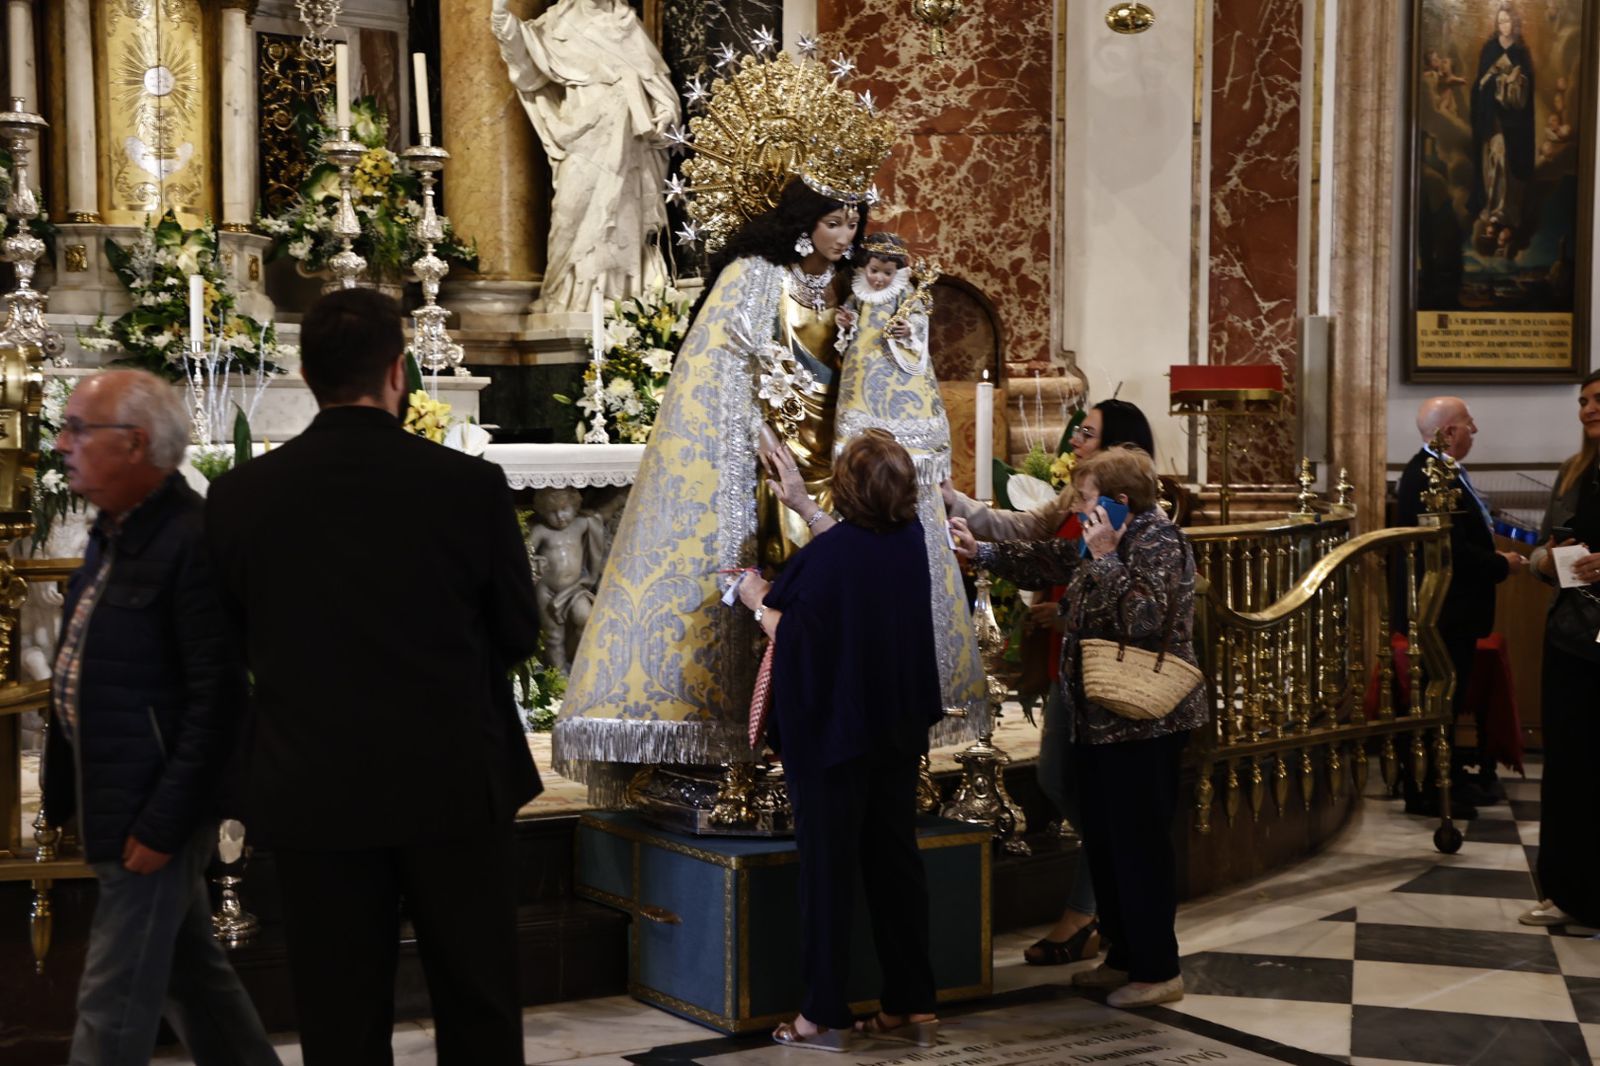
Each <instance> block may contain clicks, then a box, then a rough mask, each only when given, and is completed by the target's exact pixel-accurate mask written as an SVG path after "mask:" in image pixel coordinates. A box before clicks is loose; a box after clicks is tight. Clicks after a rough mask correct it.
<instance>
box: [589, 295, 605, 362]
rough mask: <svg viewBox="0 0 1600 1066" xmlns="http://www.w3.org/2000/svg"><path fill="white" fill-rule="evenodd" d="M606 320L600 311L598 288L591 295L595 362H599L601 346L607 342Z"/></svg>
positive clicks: (590, 318)
mask: <svg viewBox="0 0 1600 1066" xmlns="http://www.w3.org/2000/svg"><path fill="white" fill-rule="evenodd" d="M605 330H606V320H605V315H604V314H602V313H601V311H600V290H599V289H598V288H596V289H595V290H594V292H592V293H590V294H589V334H590V336H591V337H593V338H594V342H593V351H594V361H595V362H597V363H598V362H599V361H600V356H601V353H602V348H601V345H602V344H603V343H604V340H605Z"/></svg>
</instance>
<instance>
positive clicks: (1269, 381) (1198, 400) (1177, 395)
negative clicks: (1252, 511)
mask: <svg viewBox="0 0 1600 1066" xmlns="http://www.w3.org/2000/svg"><path fill="white" fill-rule="evenodd" d="M1171 378H1172V397H1171V402H1172V407H1171V413H1172V414H1175V415H1203V416H1205V417H1207V418H1216V419H1220V420H1221V424H1222V478H1221V486H1220V489H1219V491H1218V493H1217V495H1218V498H1219V500H1220V501H1221V509H1222V524H1223V525H1227V524H1228V511H1229V502H1230V499H1231V497H1232V496H1233V488H1232V485H1233V457H1232V455H1231V454H1230V451H1229V443H1228V427H1229V425H1230V423H1231V422H1232V420H1233V419H1235V418H1263V417H1270V416H1276V415H1281V414H1283V395H1284V393H1283V368H1282V367H1279V366H1273V365H1272V364H1270V363H1257V364H1251V365H1247V366H1188V365H1185V366H1175V367H1173V368H1172V374H1171Z"/></svg>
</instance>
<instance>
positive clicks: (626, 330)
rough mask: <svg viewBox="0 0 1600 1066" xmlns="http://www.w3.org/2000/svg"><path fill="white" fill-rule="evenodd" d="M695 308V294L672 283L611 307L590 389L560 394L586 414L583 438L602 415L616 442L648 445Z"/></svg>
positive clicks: (588, 376) (587, 379) (587, 374)
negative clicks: (691, 308) (692, 306)
mask: <svg viewBox="0 0 1600 1066" xmlns="http://www.w3.org/2000/svg"><path fill="white" fill-rule="evenodd" d="M689 306H690V302H689V298H688V297H687V296H685V295H684V294H683V293H682V292H680V291H678V290H677V289H676V288H674V287H672V286H670V285H668V286H664V287H663V288H660V289H656V290H653V291H651V292H649V293H646V294H645V295H644V296H639V297H634V298H633V299H629V300H616V301H613V302H611V303H610V304H609V305H608V306H607V308H606V317H605V322H604V326H603V330H604V332H603V334H602V343H603V344H604V345H605V352H604V354H603V356H602V357H601V359H600V362H599V365H598V368H597V367H596V364H594V363H590V364H589V367H588V368H587V369H586V370H585V371H584V376H583V379H584V390H583V393H582V394H581V395H580V396H579V397H578V398H577V399H576V400H573V399H569V398H567V397H564V396H557V397H556V399H557V400H559V401H561V402H562V403H569V404H573V405H574V406H575V407H577V408H578V410H579V411H581V412H583V415H584V417H583V418H582V419H580V420H579V422H578V426H577V433H576V439H577V440H579V441H582V440H584V438H585V436H586V435H587V434H588V433H589V429H590V425H591V424H593V423H594V422H596V421H598V420H599V418H597V416H600V417H601V418H603V419H604V424H605V426H606V428H607V430H608V432H609V434H610V438H611V439H612V440H620V441H623V442H625V443H628V444H643V443H645V442H646V441H648V440H649V439H650V431H651V430H652V429H654V428H655V424H656V415H657V414H658V413H659V412H660V410H661V398H662V397H663V396H664V395H665V394H666V389H667V379H668V378H669V377H670V376H671V374H672V364H673V361H674V360H675V359H676V358H677V355H676V353H677V350H678V347H679V345H681V344H682V343H683V338H684V335H685V334H686V333H688V331H689Z"/></svg>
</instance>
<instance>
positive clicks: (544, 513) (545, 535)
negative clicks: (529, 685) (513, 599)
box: [528, 488, 606, 673]
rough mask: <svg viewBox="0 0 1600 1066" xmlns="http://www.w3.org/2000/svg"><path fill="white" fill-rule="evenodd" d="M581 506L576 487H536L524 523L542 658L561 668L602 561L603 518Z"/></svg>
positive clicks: (590, 599) (579, 632)
mask: <svg viewBox="0 0 1600 1066" xmlns="http://www.w3.org/2000/svg"><path fill="white" fill-rule="evenodd" d="M582 506H583V494H582V493H580V492H579V491H578V490H577V489H571V488H548V489H539V490H537V491H536V492H534V494H533V521H532V522H531V523H529V526H528V555H529V557H530V558H531V559H532V562H533V580H534V582H535V588H534V594H535V598H536V602H537V604H538V608H539V626H540V629H541V630H542V633H543V636H544V660H545V663H546V664H547V665H549V666H553V667H555V668H556V669H558V670H560V671H562V672H563V673H565V672H566V670H567V669H568V664H569V663H571V661H572V653H573V652H574V651H575V650H576V649H577V646H578V641H579V639H580V638H581V637H582V636H583V627H584V626H586V625H588V623H589V608H590V607H591V606H592V605H593V604H594V590H595V587H596V586H597V585H598V584H599V583H600V568H601V566H602V564H603V563H604V560H605V547H606V530H605V523H604V521H603V520H602V519H601V518H600V517H599V516H597V515H591V514H585V513H583V511H582V510H581V508H582Z"/></svg>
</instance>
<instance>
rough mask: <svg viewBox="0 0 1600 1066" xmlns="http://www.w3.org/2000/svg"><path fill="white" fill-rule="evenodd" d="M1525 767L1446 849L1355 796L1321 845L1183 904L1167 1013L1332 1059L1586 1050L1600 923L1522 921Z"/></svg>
mask: <svg viewBox="0 0 1600 1066" xmlns="http://www.w3.org/2000/svg"><path fill="white" fill-rule="evenodd" d="M1538 775H1539V767H1538V765H1536V764H1535V765H1530V767H1529V769H1528V777H1527V779H1526V780H1522V779H1517V778H1511V779H1508V780H1503V781H1502V784H1503V787H1504V789H1505V793H1506V796H1507V798H1508V801H1502V802H1500V803H1497V804H1494V805H1492V806H1486V807H1483V808H1480V812H1479V817H1478V818H1477V819H1475V820H1474V821H1472V822H1471V823H1468V824H1467V826H1466V843H1465V844H1464V846H1463V847H1462V849H1461V851H1460V853H1459V854H1456V855H1449V856H1447V855H1440V854H1438V853H1437V852H1435V851H1434V850H1433V848H1432V843H1431V836H1432V832H1433V828H1434V826H1435V825H1436V822H1434V821H1431V820H1428V819H1424V818H1420V817H1413V816H1409V815H1406V814H1404V813H1403V812H1402V809H1401V804H1400V802H1399V801H1398V800H1388V799H1386V798H1383V797H1381V796H1377V795H1374V796H1369V797H1368V798H1367V800H1366V802H1365V803H1364V804H1363V805H1362V808H1361V809H1360V810H1359V811H1358V812H1357V813H1356V815H1355V816H1354V818H1353V819H1352V821H1351V823H1350V824H1349V825H1348V826H1347V827H1346V828H1345V829H1344V830H1343V831H1342V832H1341V833H1340V834H1339V836H1338V837H1337V838H1336V839H1335V840H1334V841H1333V842H1332V843H1331V845H1330V846H1329V847H1328V848H1327V849H1325V850H1324V851H1323V852H1322V853H1320V854H1318V855H1317V856H1315V857H1314V858H1312V859H1310V860H1307V861H1306V862H1304V863H1301V864H1299V865H1297V866H1295V867H1294V868H1292V869H1291V870H1288V871H1285V872H1282V873H1279V874H1277V875H1274V876H1272V877H1269V878H1264V879H1262V880H1261V881H1259V882H1254V883H1251V884H1247V885H1244V886H1241V887H1239V888H1235V889H1233V890H1230V891H1228V892H1226V893H1223V894H1220V895H1218V896H1215V897H1210V898H1206V899H1202V900H1197V901H1195V902H1193V903H1190V904H1188V905H1186V906H1185V907H1184V908H1183V909H1182V910H1181V911H1180V914H1179V940H1180V944H1181V947H1182V951H1183V954H1184V960H1183V968H1184V982H1185V985H1186V987H1187V990H1188V995H1187V996H1186V997H1185V998H1184V1000H1183V1001H1182V1002H1180V1003H1176V1004H1173V1009H1174V1010H1177V1011H1179V1012H1182V1013H1185V1014H1188V1015H1191V1016H1195V1017H1199V1018H1203V1019H1206V1020H1208V1021H1212V1022H1215V1023H1218V1024H1221V1025H1225V1026H1228V1027H1230V1028H1232V1029H1235V1030H1239V1031H1242V1032H1246V1033H1252V1034H1255V1035H1258V1036H1263V1037H1266V1038H1269V1039H1272V1040H1276V1041H1279V1042H1281V1043H1283V1044H1287V1045H1290V1046H1292V1047H1298V1048H1303V1049H1305V1050H1307V1051H1312V1052H1316V1053H1318V1054H1321V1055H1325V1056H1328V1057H1329V1058H1332V1059H1335V1060H1337V1061H1341V1062H1351V1063H1374V1064H1375V1063H1386V1064H1390V1066H1394V1064H1404V1063H1444V1064H1459V1063H1495V1064H1500V1063H1506V1064H1516V1066H1544V1064H1547V1063H1548V1064H1557V1063H1560V1064H1568V1063H1579V1064H1587V1063H1589V1062H1591V1058H1593V1060H1594V1061H1597V1062H1600V933H1597V931H1596V930H1593V929H1584V928H1578V927H1556V928H1551V929H1535V928H1530V927H1528V926H1524V925H1521V924H1519V923H1518V921H1517V916H1518V915H1519V914H1521V913H1522V912H1523V911H1525V910H1526V909H1528V907H1530V906H1531V905H1532V904H1533V903H1534V901H1535V890H1534V883H1533V878H1532V875H1531V872H1530V871H1531V870H1532V868H1533V865H1534V862H1535V858H1536V856H1537V853H1538V847H1539V835H1538V834H1539V821H1538V820H1539V781H1538Z"/></svg>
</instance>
